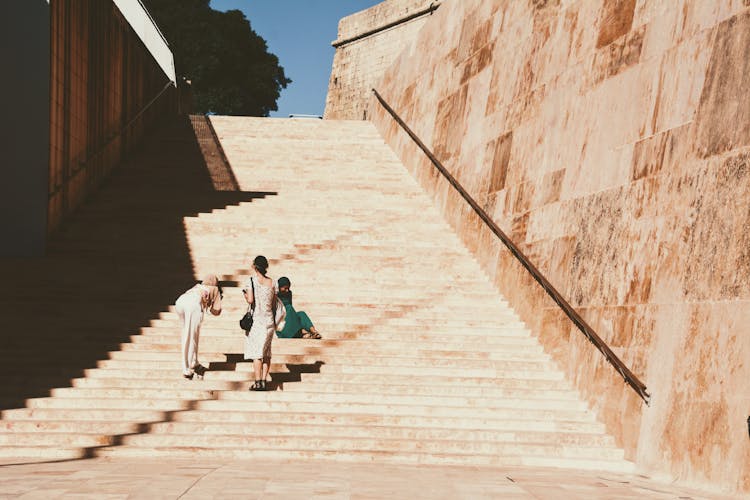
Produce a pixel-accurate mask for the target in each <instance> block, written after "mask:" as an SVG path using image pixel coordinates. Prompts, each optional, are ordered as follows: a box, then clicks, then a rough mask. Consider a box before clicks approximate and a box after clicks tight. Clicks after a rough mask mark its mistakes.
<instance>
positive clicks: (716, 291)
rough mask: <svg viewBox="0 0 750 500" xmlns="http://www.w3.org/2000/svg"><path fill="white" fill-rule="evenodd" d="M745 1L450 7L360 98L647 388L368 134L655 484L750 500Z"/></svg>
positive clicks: (463, 214)
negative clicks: (457, 188)
mask: <svg viewBox="0 0 750 500" xmlns="http://www.w3.org/2000/svg"><path fill="white" fill-rule="evenodd" d="M749 6H750V0H675V1H669V2H667V1H660V0H578V1H575V0H569V1H561V0H504V1H502V0H498V1H493V2H487V1H481V0H460V1H452V0H449V1H446V2H444V3H443V6H442V7H441V8H440V9H439V10H438V12H437V13H436V14H434V17H433V19H432V20H431V21H430V23H429V24H428V25H426V26H425V27H424V29H423V30H422V31H421V32H420V33H419V35H418V37H417V39H416V41H415V42H414V43H415V46H414V47H412V49H411V50H409V51H406V52H403V53H402V54H401V55H400V56H399V58H398V60H397V61H396V62H395V63H394V64H393V65H392V66H391V67H390V69H389V70H388V71H387V72H386V74H385V76H384V78H383V81H382V82H380V83H378V84H377V85H376V88H377V89H378V90H379V91H380V93H381V94H382V95H383V96H384V98H385V99H386V100H387V101H388V102H389V103H390V104H391V106H393V107H394V108H395V110H396V111H397V112H398V113H400V114H401V116H402V118H403V119H404V120H405V121H406V123H407V124H408V125H409V126H410V127H411V128H412V129H413V130H414V131H415V132H416V133H417V134H418V135H419V136H420V137H421V139H422V140H423V142H425V144H427V145H428V147H430V148H431V149H432V150H433V151H434V152H435V153H436V155H437V157H438V158H439V159H440V160H441V161H442V162H443V163H444V164H445V165H446V167H448V168H449V170H450V171H451V172H452V173H453V175H455V176H456V177H457V178H458V179H459V181H460V182H461V183H462V184H463V185H464V186H465V187H466V188H467V189H468V190H469V191H470V192H471V193H472V194H473V196H474V197H475V198H476V199H477V200H479V201H480V203H481V204H482V205H483V206H484V207H485V209H486V210H487V211H488V212H489V213H490V215H491V216H492V217H493V219H494V220H495V221H496V222H497V223H498V225H499V226H500V227H502V228H503V229H504V230H505V231H506V232H507V233H508V234H509V235H510V236H511V237H512V239H513V240H514V241H515V243H516V244H518V245H519V246H520V248H521V249H522V250H523V252H524V253H525V254H526V255H528V256H529V257H530V259H531V260H532V262H534V263H535V264H536V265H537V266H538V267H539V268H540V270H541V271H542V272H543V273H544V274H545V275H546V276H547V277H548V278H549V279H550V281H551V282H552V283H553V284H554V286H555V287H556V288H557V289H558V290H559V291H560V292H561V293H562V294H563V296H565V297H567V298H568V300H569V301H570V302H571V303H572V305H573V306H574V307H575V308H576V309H577V310H578V311H579V312H580V313H581V315H582V316H583V317H584V318H585V319H586V320H587V321H588V322H589V323H590V324H591V325H592V326H593V327H594V328H595V329H596V330H597V331H598V333H599V334H600V336H602V337H603V338H604V339H605V341H606V342H607V343H608V344H609V345H610V346H611V347H612V349H613V350H614V351H615V352H616V353H617V354H618V356H620V357H621V359H623V361H625V362H626V364H627V365H628V366H630V367H631V369H632V370H633V371H634V372H635V373H636V374H637V375H638V376H639V377H640V378H641V379H642V380H643V381H644V382H645V383H646V384H647V386H648V390H649V392H650V393H651V394H652V396H653V397H652V403H651V406H650V407H647V406H645V405H643V404H642V403H641V401H640V399H639V398H638V397H637V396H636V395H635V393H634V392H633V391H632V390H631V389H630V388H629V387H628V386H626V385H625V384H624V383H623V381H622V379H621V378H620V377H619V376H618V375H616V374H615V372H614V370H613V369H612V368H611V367H610V366H609V365H607V364H606V363H605V362H604V361H603V357H602V356H601V355H600V354H599V352H598V351H596V350H595V349H594V348H593V346H591V345H590V344H589V343H588V342H587V341H586V340H585V339H584V337H583V335H581V334H580V332H578V331H577V330H576V329H575V328H574V327H573V326H572V324H571V323H570V321H569V320H567V318H566V317H565V316H564V315H563V314H562V313H561V312H560V310H559V308H557V306H556V305H555V304H554V303H553V302H552V301H551V299H549V298H548V297H547V296H546V295H545V294H544V293H543V292H541V290H540V287H538V286H537V285H536V283H535V282H533V281H532V280H531V279H530V278H529V276H528V274H527V273H526V272H525V271H524V270H523V269H522V268H521V267H520V266H519V265H518V264H517V263H516V261H515V260H514V259H513V258H512V257H511V256H510V255H509V252H508V251H507V250H505V249H504V248H501V245H500V244H499V243H498V242H497V241H496V240H495V239H494V236H492V235H491V234H490V232H489V231H488V230H487V229H485V228H484V227H483V226H482V225H481V224H480V223H479V222H478V219H477V217H475V216H473V215H471V214H469V210H468V208H467V205H466V204H465V202H463V201H462V200H460V199H459V197H458V196H457V195H456V194H455V192H454V191H453V190H452V189H451V188H450V186H448V184H447V182H445V181H444V180H442V179H439V178H438V177H437V175H436V171H435V169H434V168H433V167H432V166H431V165H430V164H429V163H428V161H427V160H426V158H425V156H424V155H423V154H422V153H421V152H420V151H419V150H418V149H417V148H416V146H414V144H413V143H412V141H411V140H410V139H409V138H408V137H406V135H405V134H404V133H403V132H402V131H400V129H398V127H397V125H396V124H395V123H394V122H393V121H392V119H391V118H390V116H388V115H387V114H386V113H385V112H384V110H383V109H382V108H381V107H380V106H379V104H378V103H377V101H375V99H374V98H373V97H370V108H369V109H370V111H369V112H368V115H369V116H371V117H372V120H373V121H374V122H375V123H376V125H377V126H378V127H379V129H380V130H381V132H382V134H383V136H384V137H385V138H386V140H387V142H388V143H389V144H391V146H392V147H393V148H394V150H396V151H397V153H398V154H399V156H400V157H401V158H402V160H403V161H404V163H405V164H406V165H407V168H409V169H410V170H411V171H412V172H413V174H414V175H415V177H416V178H417V179H418V180H419V182H420V183H421V184H422V185H423V186H424V187H425V188H426V189H427V190H428V191H429V192H431V193H432V194H433V195H434V197H435V200H436V202H437V203H438V204H439V206H440V207H441V208H442V209H443V211H444V213H445V215H446V217H447V218H448V219H449V220H450V221H451V223H452V224H453V225H454V226H455V227H456V229H457V231H458V232H459V233H460V234H461V235H462V237H463V238H464V240H465V241H466V243H467V245H468V246H469V247H470V248H471V249H472V250H473V251H474V252H475V253H476V255H477V256H478V258H479V260H480V261H481V263H482V265H483V266H484V267H485V269H486V270H487V272H488V274H489V276H490V277H491V279H493V280H494V282H495V283H496V284H497V286H498V288H499V289H500V290H501V291H502V292H503V293H504V294H505V295H506V296H507V297H508V299H509V300H510V301H511V303H512V304H513V305H514V307H516V309H517V311H518V312H519V314H521V315H522V317H523V318H524V319H525V321H526V322H527V323H528V324H529V326H530V327H531V328H532V329H533V331H534V332H535V333H536V334H537V335H538V336H539V338H540V340H541V341H542V342H543V344H544V346H545V348H546V349H547V350H548V352H550V353H551V354H552V355H553V356H554V357H555V358H556V359H557V360H558V361H559V363H560V365H561V367H562V368H563V369H564V370H566V372H567V374H568V378H569V379H570V380H572V381H573V382H574V383H575V384H576V385H577V387H578V388H579V390H580V391H581V393H582V394H583V395H584V397H585V398H586V399H587V400H588V401H589V402H590V403H591V405H592V406H593V407H594V408H595V409H596V410H597V411H598V412H599V415H600V417H601V419H602V420H603V421H604V422H605V423H606V425H607V426H608V428H609V429H610V431H611V432H612V433H613V434H614V435H615V436H616V438H617V439H618V440H619V442H620V443H621V444H622V445H623V446H624V447H625V449H626V452H627V455H628V456H629V457H630V458H631V459H633V460H636V461H637V463H638V464H639V465H640V466H641V467H642V468H643V469H644V470H647V471H649V473H655V472H660V471H661V472H665V473H668V474H671V475H673V476H675V477H677V478H679V479H681V480H683V481H686V482H695V483H709V484H712V485H715V486H718V487H721V488H723V489H725V490H730V491H745V492H746V491H750V474H748V471H750V439H748V427H747V423H746V420H747V417H748V415H750V383H749V381H750V97H749V96H750V7H749Z"/></svg>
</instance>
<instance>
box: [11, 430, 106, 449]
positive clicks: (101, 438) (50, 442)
mask: <svg viewBox="0 0 750 500" xmlns="http://www.w3.org/2000/svg"><path fill="white" fill-rule="evenodd" d="M115 443H116V440H115V438H114V437H113V436H108V435H101V434H83V433H59V432H52V433H50V432H39V431H37V432H20V431H14V432H0V450H1V449H2V448H3V447H5V446H12V447H23V446H28V445H30V444H33V445H34V446H52V447H65V448H89V447H92V446H109V445H113V444H115ZM0 453H2V452H0Z"/></svg>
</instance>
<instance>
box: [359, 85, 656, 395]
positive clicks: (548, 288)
mask: <svg viewBox="0 0 750 500" xmlns="http://www.w3.org/2000/svg"><path fill="white" fill-rule="evenodd" d="M372 92H373V94H375V97H376V98H377V100H378V102H379V103H380V105H381V106H383V108H384V109H385V110H386V111H387V112H388V114H390V115H391V117H392V118H393V119H394V120H395V121H396V123H398V124H399V125H400V126H401V128H402V129H404V131H405V132H406V133H407V134H408V135H409V137H411V139H412V140H413V141H414V143H415V144H416V145H417V146H418V147H419V149H421V150H422V151H423V152H424V154H425V155H427V158H429V159H430V162H432V164H433V165H434V166H435V168H437V169H438V171H440V173H441V174H443V177H445V178H446V180H447V181H448V182H449V183H450V185H451V186H453V188H454V189H455V190H456V191H458V193H459V194H460V195H461V197H462V198H463V199H464V200H465V201H466V202H467V203H468V204H469V205H470V206H471V208H472V209H473V210H474V212H475V213H476V214H477V215H478V216H479V218H480V219H482V222H484V223H485V224H486V225H487V227H489V229H490V230H491V231H492V232H493V233H494V234H495V236H497V237H498V238H499V239H500V241H502V243H503V245H505V247H506V248H507V249H508V250H509V251H510V253H511V254H513V256H514V257H515V258H516V259H517V260H518V261H519V263H520V264H521V265H522V266H523V267H524V268H525V269H526V270H527V271H528V272H529V273H530V274H531V276H532V277H533V278H534V280H536V282H537V283H539V285H540V286H541V287H542V288H543V289H544V291H545V292H547V294H548V295H549V296H550V297H552V300H554V301H555V303H556V304H557V305H558V306H560V308H561V309H562V310H563V312H564V313H565V314H566V315H567V316H568V318H570V320H571V321H572V322H573V324H575V325H576V327H578V329H579V330H581V332H582V333H583V334H584V335H585V336H586V338H588V340H589V341H590V342H591V343H592V344H594V346H595V347H596V348H597V349H598V350H599V352H601V353H602V355H604V358H605V359H606V360H607V362H608V363H609V364H610V365H612V366H613V367H614V369H615V370H616V371H617V372H618V373H619V374H620V375H621V376H622V378H623V379H624V380H625V383H626V384H628V385H629V386H630V387H632V388H633V390H634V391H635V392H636V393H638V395H639V396H640V397H641V399H643V401H644V402H645V403H646V404H647V405H648V404H649V403H650V398H651V395H650V394H649V393H648V392H647V391H646V385H645V384H644V383H643V382H641V381H640V380H639V379H638V377H636V376H635V374H634V373H633V372H632V371H630V369H629V368H628V367H627V366H626V365H625V363H623V362H622V360H620V358H618V357H617V355H616V354H615V353H614V352H612V350H611V349H610V348H609V346H607V344H606V343H605V342H604V341H603V340H602V339H601V337H599V335H597V334H596V332H595V331H594V329H593V328H591V326H590V325H589V324H588V323H586V321H585V320H584V319H583V318H582V317H581V315H580V314H578V312H577V311H576V310H575V309H573V306H571V305H570V303H568V301H567V300H565V298H564V297H563V296H562V295H561V294H560V292H558V291H557V289H555V287H554V286H552V284H551V283H550V282H549V280H547V278H545V277H544V275H543V274H542V273H541V272H540V271H539V269H537V268H536V266H534V265H533V264H532V263H531V262H530V261H529V259H528V257H526V256H525V255H524V254H523V252H521V250H520V249H519V248H518V247H517V246H516V245H515V243H513V241H511V239H510V238H508V236H507V235H506V234H505V233H504V232H503V231H502V229H500V227H499V226H498V225H497V224H496V223H495V221H493V220H492V218H491V217H490V216H489V215H488V214H487V212H485V211H484V209H483V208H482V207H481V206H479V204H478V203H477V202H476V200H474V198H472V196H471V195H470V194H469V193H468V191H466V189H464V187H463V186H462V185H461V184H460V183H459V182H458V181H457V180H456V178H455V177H453V175H451V173H450V172H449V171H448V169H446V168H445V166H443V164H442V163H440V160H438V159H437V158H436V157H435V155H434V154H433V153H432V151H430V149H429V148H428V147H427V146H425V144H424V143H423V142H422V141H421V140H420V139H419V137H417V135H416V134H415V133H414V132H413V131H412V130H411V129H410V128H409V127H408V125H406V123H404V121H403V120H402V119H401V117H400V116H398V114H397V113H396V112H395V111H394V110H393V108H392V107H391V106H390V105H388V103H387V102H385V100H384V99H383V97H382V96H381V95H380V94H379V93H378V91H377V90H375V89H372Z"/></svg>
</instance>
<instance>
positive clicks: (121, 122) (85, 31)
mask: <svg viewBox="0 0 750 500" xmlns="http://www.w3.org/2000/svg"><path fill="white" fill-rule="evenodd" d="M50 29H51V34H50V35H51V36H50V172H49V208H48V223H47V232H48V233H52V232H54V231H55V230H56V229H58V228H59V227H60V224H61V223H62V222H63V221H64V220H65V219H66V217H67V216H68V215H69V214H70V213H71V212H72V211H73V210H75V208H76V207H77V206H78V205H79V204H80V203H81V201H82V200H83V199H85V197H86V196H87V195H88V194H89V193H91V192H92V191H93V190H94V189H96V187H97V186H98V185H99V184H100V183H101V181H102V179H104V177H106V175H107V174H108V173H109V172H110V171H111V169H112V168H113V167H114V166H115V165H117V164H118V163H119V162H120V161H122V159H123V158H124V157H125V155H127V153H128V152H129V151H131V150H132V149H133V148H134V147H135V146H137V145H138V143H139V142H140V139H142V138H143V136H144V134H145V133H146V131H147V130H148V129H149V128H150V127H151V126H153V125H154V124H155V123H156V122H157V121H158V120H159V119H160V118H162V117H164V116H167V115H170V114H174V113H175V112H176V111H175V96H174V91H173V89H169V90H168V91H166V92H165V93H164V94H162V95H161V97H160V98H159V99H158V100H157V101H156V102H155V103H154V104H153V105H152V106H150V107H149V108H148V110H147V111H146V112H145V113H143V114H142V115H141V116H140V117H139V118H138V119H137V120H136V121H135V122H134V123H133V124H132V125H131V126H129V127H127V130H126V131H125V132H124V133H121V132H122V131H123V127H125V125H127V124H128V123H129V122H131V120H132V119H133V118H134V117H136V116H137V115H138V113H139V112H140V111H141V110H142V109H143V107H144V106H146V105H147V104H148V103H149V101H151V100H152V99H153V98H154V97H156V96H157V95H159V93H160V92H161V91H162V90H163V89H164V86H165V84H167V83H168V78H167V77H166V76H165V74H164V73H163V71H162V70H161V69H160V68H159V66H158V64H157V63H156V61H155V60H154V59H153V57H152V56H151V54H150V53H149V52H148V50H147V49H146V48H145V46H144V45H143V43H142V42H141V40H140V39H139V38H138V35H136V33H135V32H134V31H133V30H132V28H131V27H130V25H129V24H128V22H127V21H126V20H125V19H124V18H123V16H122V15H121V14H120V12H119V10H118V9H117V7H116V6H115V5H114V3H112V2H103V1H101V0H52V2H51V3H50Z"/></svg>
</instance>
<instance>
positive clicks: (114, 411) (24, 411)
mask: <svg viewBox="0 0 750 500" xmlns="http://www.w3.org/2000/svg"><path fill="white" fill-rule="evenodd" d="M0 416H2V420H33V421H38V420H55V421H57V420H74V421H77V422H100V421H105V422H107V421H109V422H122V421H123V420H124V421H128V422H161V421H164V420H165V419H166V418H167V417H168V416H169V413H168V412H166V411H160V410H151V409H135V410H134V409H130V408H85V409H81V408H14V409H11V410H3V411H2V413H0Z"/></svg>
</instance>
